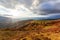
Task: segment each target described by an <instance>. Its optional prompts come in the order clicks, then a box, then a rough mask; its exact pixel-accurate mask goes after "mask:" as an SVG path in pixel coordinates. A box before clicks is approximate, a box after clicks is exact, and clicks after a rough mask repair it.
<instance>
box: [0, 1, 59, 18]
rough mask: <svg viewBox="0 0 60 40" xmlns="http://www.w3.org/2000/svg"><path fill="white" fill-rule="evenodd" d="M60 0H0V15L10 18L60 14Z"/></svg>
mask: <svg viewBox="0 0 60 40" xmlns="http://www.w3.org/2000/svg"><path fill="white" fill-rule="evenodd" d="M59 11H60V0H49V1H48V0H0V16H4V17H10V18H24V17H49V16H53V15H51V14H54V15H55V14H58V15H60V12H59Z"/></svg>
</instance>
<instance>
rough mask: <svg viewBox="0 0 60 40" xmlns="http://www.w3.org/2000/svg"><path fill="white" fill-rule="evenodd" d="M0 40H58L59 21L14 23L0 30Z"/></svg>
mask: <svg viewBox="0 0 60 40" xmlns="http://www.w3.org/2000/svg"><path fill="white" fill-rule="evenodd" d="M0 40H60V19H57V20H28V21H19V22H16V23H14V24H13V26H12V27H11V28H2V29H0Z"/></svg>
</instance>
